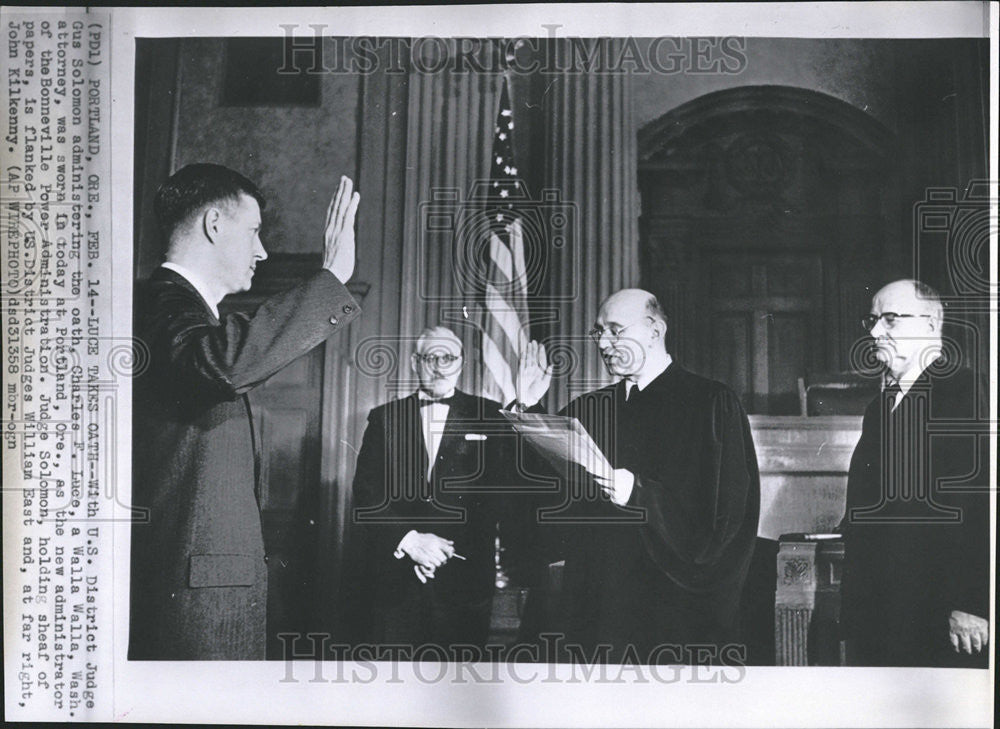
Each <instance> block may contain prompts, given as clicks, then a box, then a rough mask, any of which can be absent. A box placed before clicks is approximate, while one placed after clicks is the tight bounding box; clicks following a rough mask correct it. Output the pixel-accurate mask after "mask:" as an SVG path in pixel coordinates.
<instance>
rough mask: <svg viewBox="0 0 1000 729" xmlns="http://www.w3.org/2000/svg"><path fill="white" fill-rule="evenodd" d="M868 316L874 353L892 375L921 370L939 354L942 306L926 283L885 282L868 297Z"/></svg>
mask: <svg viewBox="0 0 1000 729" xmlns="http://www.w3.org/2000/svg"><path fill="white" fill-rule="evenodd" d="M870 319H871V320H872V321H873V325H872V327H871V332H870V333H871V336H872V338H873V339H874V340H875V342H874V347H875V352H876V356H877V357H878V359H879V361H880V362H882V364H884V365H885V366H886V369H888V371H889V372H890V373H891V374H892V376H893V377H895V378H897V379H898V378H900V377H902V376H903V375H904V374H906V373H907V372H909V371H911V370H923V369H924V368H926V367H927V365H929V364H930V363H931V362H933V361H934V360H935V359H936V358H937V356H938V355H939V354H940V351H941V325H942V324H943V323H944V309H943V307H942V306H941V297H940V296H939V295H938V293H937V291H935V290H934V289H932V288H931V287H930V286H928V285H927V284H925V283H923V282H921V281H916V280H914V279H900V280H899V281H893V282H892V283H890V284H886V285H885V286H883V287H882V288H881V289H879V291H878V293H876V294H875V296H873V297H872V306H871V315H870Z"/></svg>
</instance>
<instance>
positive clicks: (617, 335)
mask: <svg viewBox="0 0 1000 729" xmlns="http://www.w3.org/2000/svg"><path fill="white" fill-rule="evenodd" d="M645 319H649V320H650V321H652V319H653V317H651V316H644V317H643V318H642V319H637V320H636V321H634V322H632V323H631V324H626V325H625V326H623V327H618V328H615V327H609V328H607V329H605V328H603V327H598V326H595V327H594V328H593V329H591V330H590V331H589V332H587V335H588V336H589V337H590V338H591V339H593V340H594V341H595V342H597V343H598V344H600V343H601V337H603V336H604V335H605V334H608V335H610V336H611V341H612V342H617V341H618V340H619V339H621V336H622V334H623V333H624V332H625V330H626V329H628V328H629V327H634V326H635V325H636V324H639V323H641V322H642V321H644V320H645Z"/></svg>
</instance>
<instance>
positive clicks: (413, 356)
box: [410, 352, 420, 375]
mask: <svg viewBox="0 0 1000 729" xmlns="http://www.w3.org/2000/svg"><path fill="white" fill-rule="evenodd" d="M418 366H419V365H417V353H416V352H414V353H413V354H411V355H410V370H411V371H412V372H413V374H415V375H417V374H420V373H419V371H418V370H417V367H418Z"/></svg>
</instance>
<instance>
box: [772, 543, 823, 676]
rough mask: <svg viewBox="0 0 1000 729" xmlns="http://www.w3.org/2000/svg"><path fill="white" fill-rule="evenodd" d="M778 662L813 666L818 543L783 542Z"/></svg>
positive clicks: (776, 617) (777, 609) (777, 621)
mask: <svg viewBox="0 0 1000 729" xmlns="http://www.w3.org/2000/svg"><path fill="white" fill-rule="evenodd" d="M774 603H775V605H774V640H775V646H774V647H775V661H776V663H777V664H778V665H779V666H807V665H809V656H808V644H809V624H810V622H812V615H813V608H815V606H816V542H782V543H781V545H780V546H779V548H778V583H777V586H776V593H775V600H774Z"/></svg>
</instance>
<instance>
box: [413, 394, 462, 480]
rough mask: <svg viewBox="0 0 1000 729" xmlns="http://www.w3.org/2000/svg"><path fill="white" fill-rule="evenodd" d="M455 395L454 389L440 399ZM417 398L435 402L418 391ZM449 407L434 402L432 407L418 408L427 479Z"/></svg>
mask: <svg viewBox="0 0 1000 729" xmlns="http://www.w3.org/2000/svg"><path fill="white" fill-rule="evenodd" d="M454 394H455V390H454V388H453V389H452V391H451V392H449V393H448V394H447V395H443V396H442V398H448V397H451V396H453V395H454ZM417 397H418V398H420V399H421V400H437V399H438V398H432V397H431V396H430V395H428V394H427V393H425V392H424V391H423V390H420V392H419V393H417ZM449 409H450V408H449V406H448V405H446V404H445V403H440V402H435V403H434V404H432V405H424V406H422V407H421V408H420V426H421V429H422V430H423V433H424V447H425V448H426V449H427V478H430V477H431V471H433V470H434V460H435V459H436V458H437V454H438V450H439V449H440V448H441V438H442V437H443V436H444V426H445V423H447V422H448V411H449Z"/></svg>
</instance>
